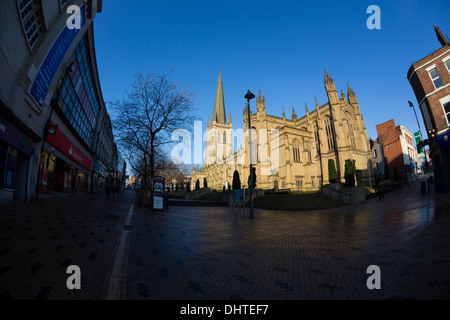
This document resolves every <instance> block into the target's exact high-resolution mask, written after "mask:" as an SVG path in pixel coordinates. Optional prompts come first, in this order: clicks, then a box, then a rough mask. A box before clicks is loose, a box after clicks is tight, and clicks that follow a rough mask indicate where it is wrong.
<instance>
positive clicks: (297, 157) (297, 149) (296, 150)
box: [292, 139, 300, 162]
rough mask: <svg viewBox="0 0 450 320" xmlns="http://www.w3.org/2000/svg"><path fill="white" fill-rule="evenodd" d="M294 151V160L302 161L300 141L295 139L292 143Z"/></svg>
mask: <svg viewBox="0 0 450 320" xmlns="http://www.w3.org/2000/svg"><path fill="white" fill-rule="evenodd" d="M292 152H293V155H294V162H300V141H299V140H298V139H295V140H294V142H293V143H292Z"/></svg>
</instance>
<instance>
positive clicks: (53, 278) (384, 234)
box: [0, 182, 450, 300]
mask: <svg viewBox="0 0 450 320" xmlns="http://www.w3.org/2000/svg"><path fill="white" fill-rule="evenodd" d="M133 198H134V193H133V192H131V191H125V192H122V193H120V195H119V197H118V199H116V200H112V199H110V200H106V199H105V198H104V196H103V195H81V196H71V197H67V198H57V197H55V198H53V199H42V200H39V202H37V203H36V202H30V203H10V204H0V212H1V214H0V230H1V233H0V298H1V299H109V298H111V292H110V290H111V281H113V278H114V277H115V278H117V277H119V278H120V279H121V281H120V282H121V286H120V290H119V292H116V296H115V298H121V299H129V300H140V299H149V300H161V299H165V300H180V299H182V300H286V299H287V300H298V299H448V298H450V276H449V274H448V271H449V270H450V255H449V253H450V250H449V245H450V242H449V240H450V233H449V227H450V209H448V208H449V205H450V197H448V195H434V194H433V192H432V193H431V195H428V194H421V192H420V184H419V182H416V183H414V184H412V185H411V186H410V187H406V186H404V187H403V188H402V189H399V190H396V191H393V192H390V193H387V194H386V195H385V198H384V199H382V200H379V199H378V198H372V199H369V200H368V201H366V202H365V203H364V204H361V205H352V206H345V207H341V208H337V209H333V210H326V211H310V212H281V211H269V210H261V209H256V210H255V218H254V219H249V218H248V211H247V212H243V211H242V209H237V210H233V209H232V208H225V207H179V206H171V207H170V208H169V210H167V211H166V212H164V213H156V212H153V213H152V212H150V211H149V209H148V208H144V207H138V206H134V207H133V208H132V210H131V211H130V208H131V203H132V200H133ZM124 235H127V236H126V237H125V238H124ZM124 239H126V241H124ZM124 244H125V245H124ZM121 245H122V247H121ZM119 252H120V253H121V254H119ZM117 257H123V259H122V258H121V259H118V258H117ZM118 260H121V261H118ZM69 265H77V266H79V267H80V269H81V290H69V289H67V286H66V280H67V278H68V277H69V274H67V273H66V269H67V267H68V266H69ZM371 265H377V266H379V267H380V269H381V289H380V290H376V289H374V290H369V289H368V288H367V286H366V281H367V278H368V277H369V276H370V274H367V272H366V271H367V268H368V267H369V266H371ZM117 266H120V268H115V267H117ZM117 270H119V273H118V274H117ZM116 291H117V290H116Z"/></svg>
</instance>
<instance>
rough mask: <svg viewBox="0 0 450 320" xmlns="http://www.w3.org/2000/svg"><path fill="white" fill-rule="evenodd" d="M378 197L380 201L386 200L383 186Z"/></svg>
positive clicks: (380, 187)
mask: <svg viewBox="0 0 450 320" xmlns="http://www.w3.org/2000/svg"><path fill="white" fill-rule="evenodd" d="M378 197H379V199H380V200H381V199H384V187H383V186H382V185H380V186H379V187H378Z"/></svg>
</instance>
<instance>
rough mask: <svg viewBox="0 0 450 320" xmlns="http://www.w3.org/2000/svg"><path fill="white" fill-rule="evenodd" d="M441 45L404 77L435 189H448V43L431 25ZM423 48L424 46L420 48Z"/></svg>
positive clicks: (411, 68) (449, 88)
mask: <svg viewBox="0 0 450 320" xmlns="http://www.w3.org/2000/svg"><path fill="white" fill-rule="evenodd" d="M434 30H435V33H436V35H437V38H438V41H439V43H440V44H441V47H440V48H439V49H438V50H436V51H434V52H433V53H431V54H429V55H428V56H426V57H424V58H422V59H421V60H419V61H417V62H416V63H414V64H413V65H412V66H411V67H410V68H409V70H408V74H407V78H408V81H409V83H410V85H411V87H412V89H413V90H414V93H415V95H416V99H417V102H418V105H419V107H420V111H421V112H422V116H423V120H424V122H425V126H426V132H427V134H428V140H429V143H430V153H431V154H430V157H431V159H432V160H433V170H434V172H435V175H434V176H435V185H436V186H435V190H436V192H437V193H449V192H450V131H449V126H450V44H449V41H448V39H447V38H446V37H445V36H444V34H443V33H442V32H441V30H439V28H438V27H437V26H434ZM424 51H428V49H426V48H424Z"/></svg>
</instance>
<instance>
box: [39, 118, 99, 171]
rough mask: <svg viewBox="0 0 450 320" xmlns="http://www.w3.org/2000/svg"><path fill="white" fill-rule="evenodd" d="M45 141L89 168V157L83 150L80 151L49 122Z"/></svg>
mask: <svg viewBox="0 0 450 320" xmlns="http://www.w3.org/2000/svg"><path fill="white" fill-rule="evenodd" d="M47 128H48V129H47V132H46V133H47V141H48V142H50V143H51V144H52V145H54V146H55V147H56V148H58V149H59V150H61V151H62V152H63V153H64V154H65V155H67V156H69V157H70V158H71V159H73V160H74V161H76V162H77V163H79V164H81V165H82V166H83V167H85V168H86V169H88V170H91V159H89V158H88V157H87V156H86V155H85V154H84V153H83V152H81V151H80V149H78V148H77V147H76V146H74V144H73V143H72V142H71V141H70V140H69V138H67V137H66V136H65V135H64V134H63V133H62V132H61V131H60V130H58V126H57V125H55V124H53V123H51V124H50V125H49V126H48V127H47Z"/></svg>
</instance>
